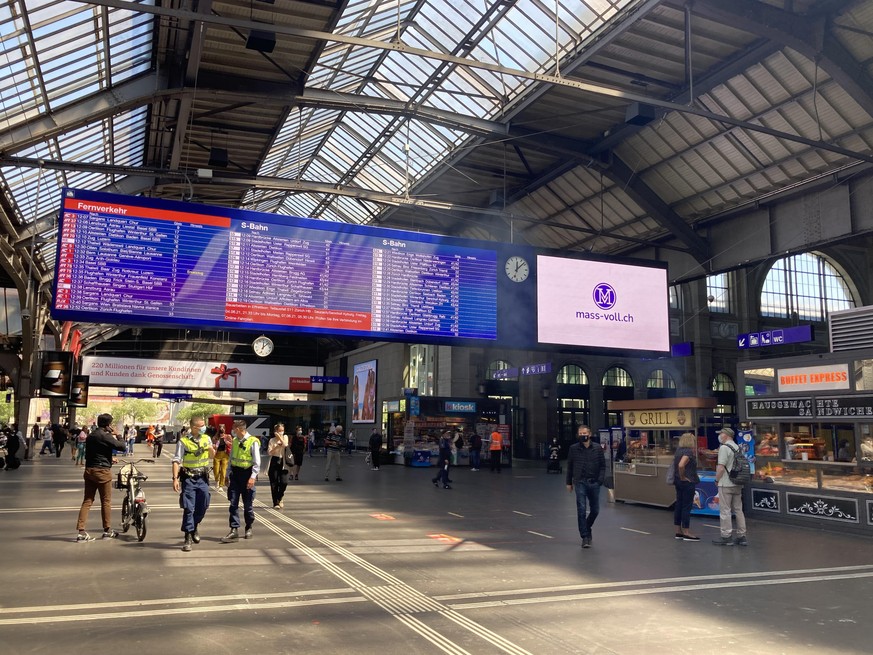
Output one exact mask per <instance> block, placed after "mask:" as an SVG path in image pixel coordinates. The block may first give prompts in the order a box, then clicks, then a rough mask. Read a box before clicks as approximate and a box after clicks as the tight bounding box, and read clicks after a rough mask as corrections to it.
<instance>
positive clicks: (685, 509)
mask: <svg viewBox="0 0 873 655" xmlns="http://www.w3.org/2000/svg"><path fill="white" fill-rule="evenodd" d="M698 482H700V478H699V477H698V475H697V437H695V436H694V435H693V434H692V433H690V432H686V433H685V434H683V435H682V436H681V437H679V447H678V448H676V452H675V453H674V455H673V485H674V486H675V487H676V504H675V505H674V507H673V525H674V526H676V535H675V536H676V539H681V540H682V541H700V537H695V536H694V535H693V534H691V506H692V505H693V504H694V490H695V489H696V488H697V483H698Z"/></svg>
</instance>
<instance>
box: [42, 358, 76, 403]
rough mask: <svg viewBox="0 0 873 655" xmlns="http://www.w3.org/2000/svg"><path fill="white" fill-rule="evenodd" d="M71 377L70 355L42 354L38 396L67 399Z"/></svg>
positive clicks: (71, 362) (71, 360)
mask: <svg viewBox="0 0 873 655" xmlns="http://www.w3.org/2000/svg"><path fill="white" fill-rule="evenodd" d="M72 375H73V354H72V353H68V352H61V351H48V352H44V353H43V354H42V375H41V376H40V379H39V394H40V395H41V396H48V397H52V398H69V396H70V378H71V377H72Z"/></svg>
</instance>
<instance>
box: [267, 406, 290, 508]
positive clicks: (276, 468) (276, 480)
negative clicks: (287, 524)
mask: <svg viewBox="0 0 873 655" xmlns="http://www.w3.org/2000/svg"><path fill="white" fill-rule="evenodd" d="M287 447H288V435H286V434H285V425H284V424H283V423H277V424H276V428H275V431H274V432H273V437H272V439H270V441H269V442H268V443H267V454H268V455H269V456H270V469H269V472H268V473H267V475H268V476H269V478H270V493H271V494H272V495H273V509H282V508H283V507H284V506H285V505H284V503H283V502H282V498H284V496H285V489H286V487H287V486H288V471H287V470H286V469H285V449H286V448H287Z"/></svg>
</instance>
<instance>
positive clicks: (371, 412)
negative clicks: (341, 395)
mask: <svg viewBox="0 0 873 655" xmlns="http://www.w3.org/2000/svg"><path fill="white" fill-rule="evenodd" d="M354 371H355V372H354V377H353V378H352V423H373V422H374V421H375V420H376V360H375V359H371V360H370V361H368V362H361V363H360V364H355V369H354Z"/></svg>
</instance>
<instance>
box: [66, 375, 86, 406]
mask: <svg viewBox="0 0 873 655" xmlns="http://www.w3.org/2000/svg"><path fill="white" fill-rule="evenodd" d="M89 379H90V378H89V376H87V375H74V376H73V381H72V382H71V383H70V399H69V400H68V401H67V405H68V406H69V407H87V406H88V381H89Z"/></svg>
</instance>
